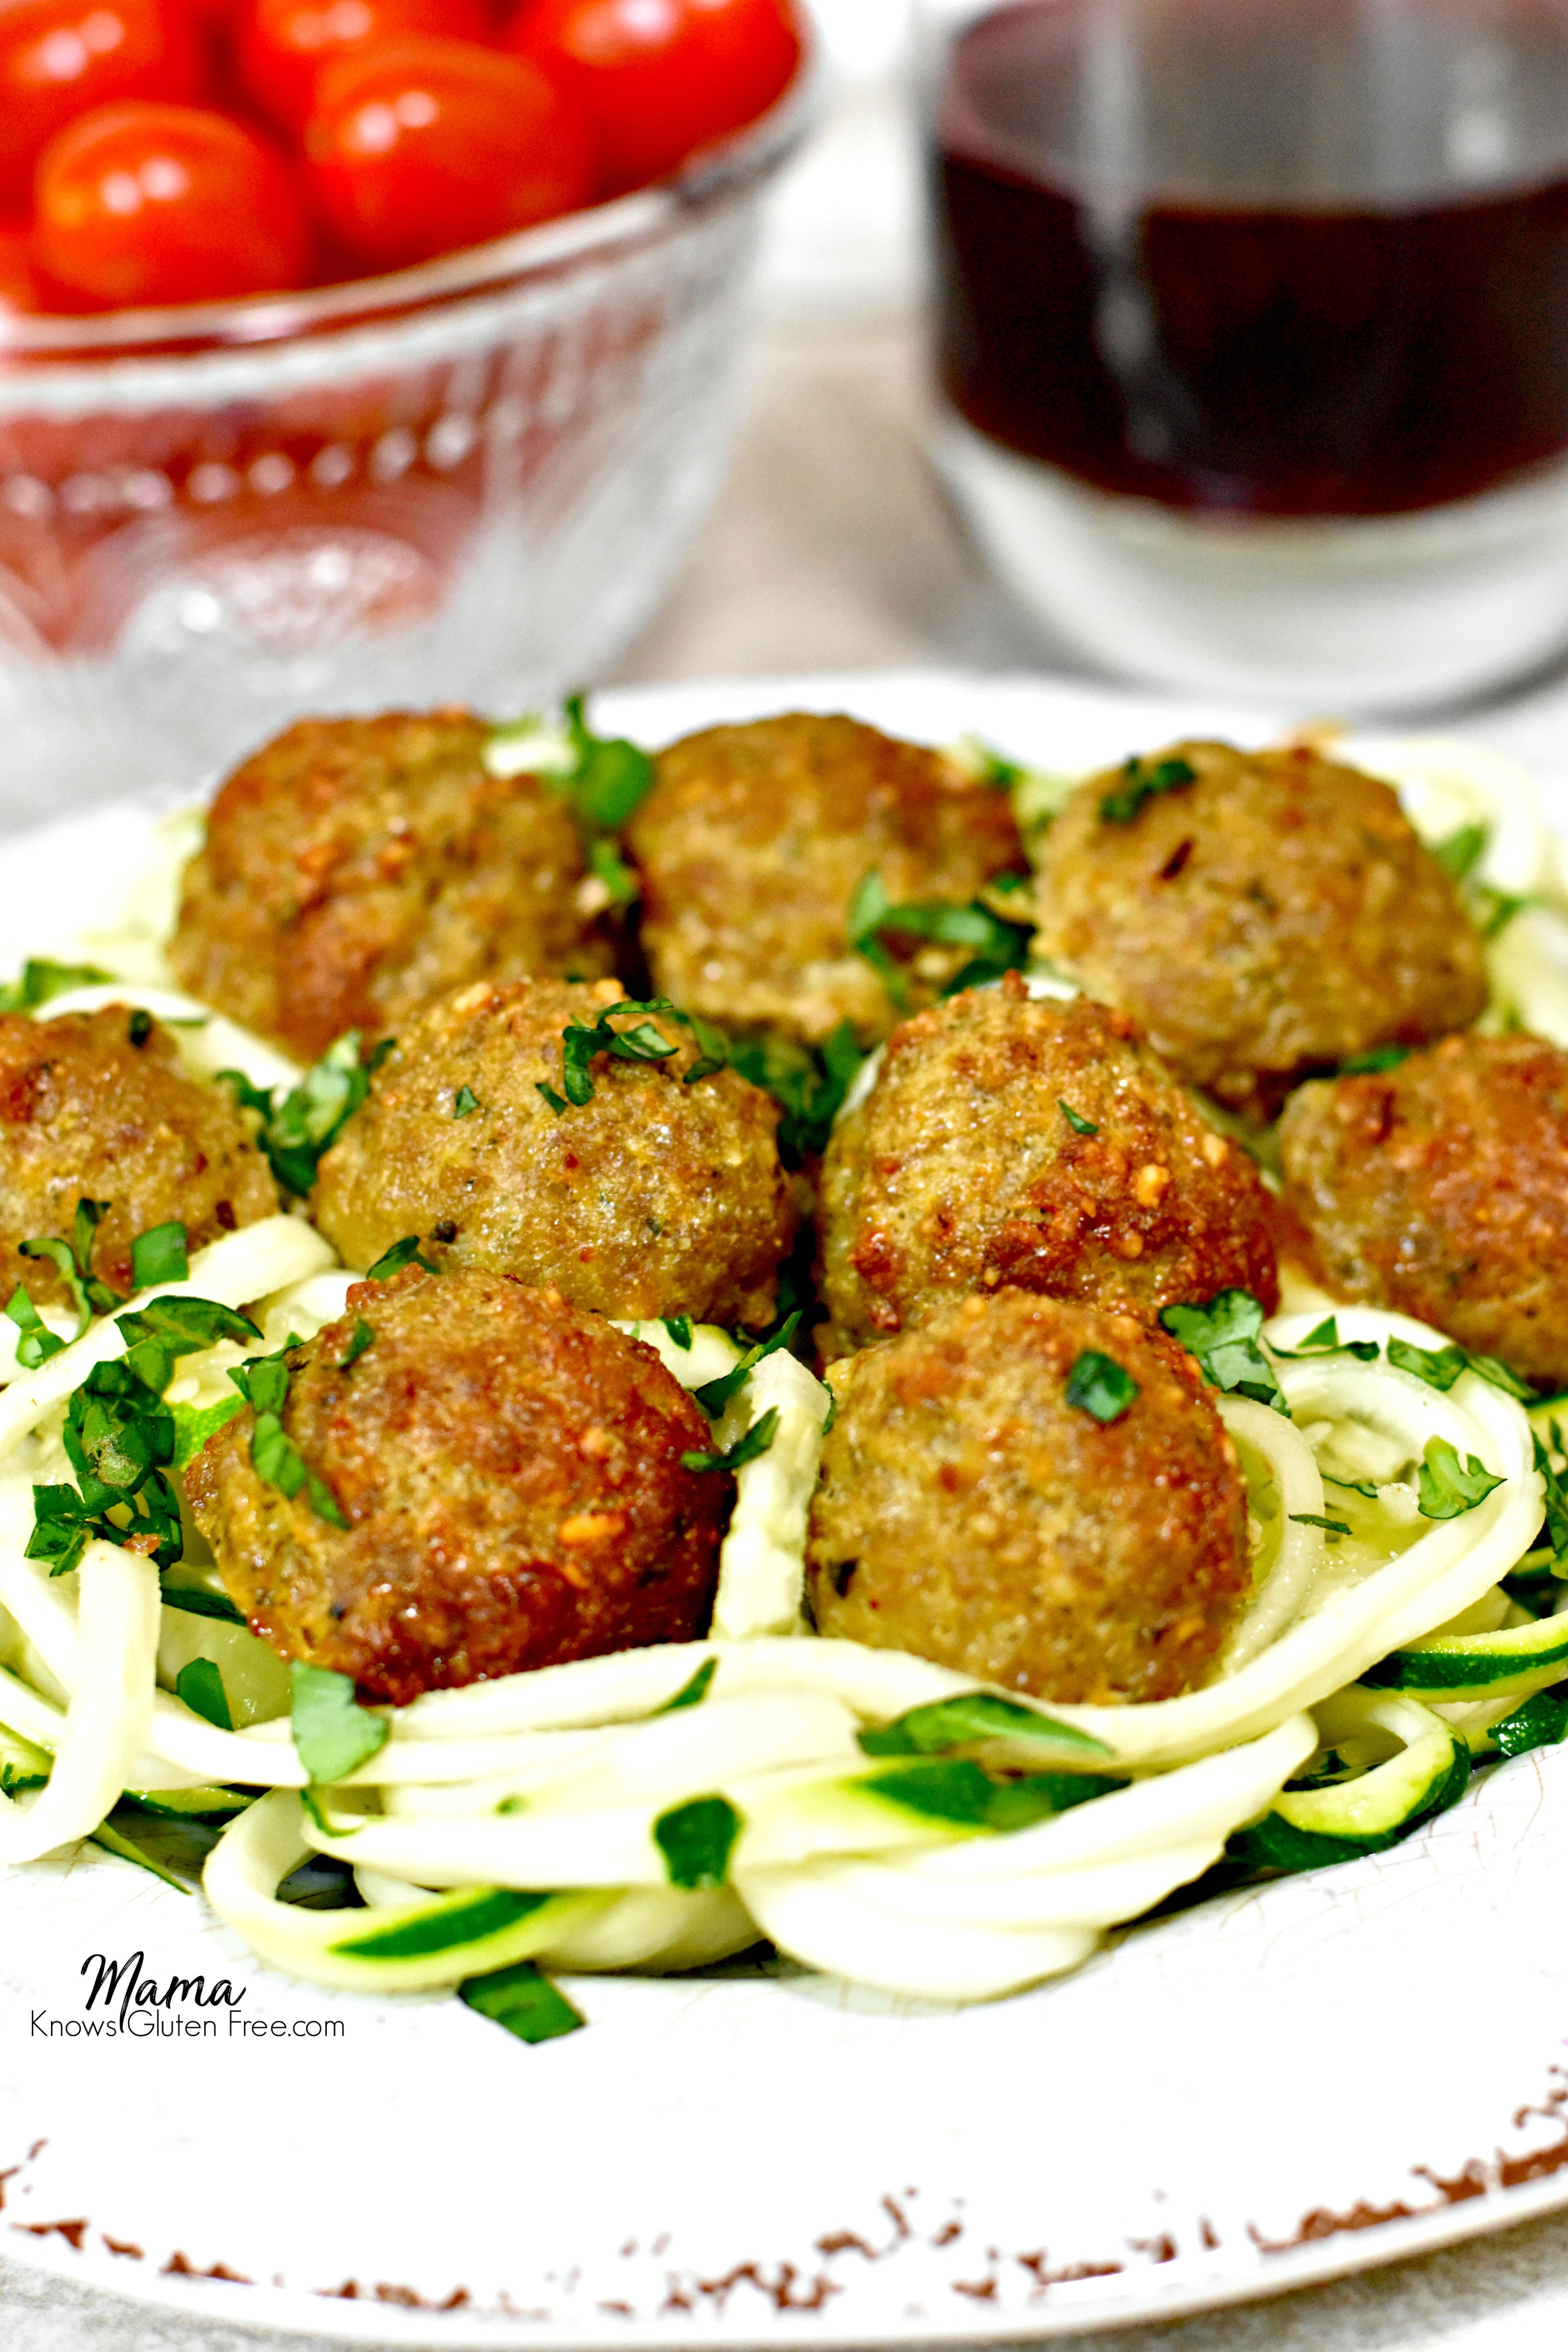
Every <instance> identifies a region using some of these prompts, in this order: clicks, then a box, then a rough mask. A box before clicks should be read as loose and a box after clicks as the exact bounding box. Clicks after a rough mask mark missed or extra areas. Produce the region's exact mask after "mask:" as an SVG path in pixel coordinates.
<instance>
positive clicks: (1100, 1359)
mask: <svg viewBox="0 0 1568 2352" xmlns="http://www.w3.org/2000/svg"><path fill="white" fill-rule="evenodd" d="M1137 1394H1138V1383H1137V1381H1135V1380H1134V1379H1133V1377H1132V1375H1131V1372H1129V1371H1127V1370H1124V1369H1123V1367H1122V1366H1121V1364H1119V1363H1117V1362H1116V1360H1115V1359H1114V1358H1113V1357H1110V1356H1102V1355H1100V1352H1099V1350H1098V1349H1094V1348H1086V1349H1084V1351H1083V1354H1082V1355H1081V1356H1080V1357H1079V1360H1078V1361H1077V1363H1076V1364H1075V1365H1074V1366H1073V1368H1072V1371H1071V1373H1070V1374H1069V1376H1068V1388H1067V1398H1068V1404H1070V1405H1073V1406H1075V1407H1076V1409H1077V1410H1078V1411H1079V1412H1087V1413H1089V1414H1092V1416H1093V1418H1094V1419H1095V1420H1096V1421H1099V1422H1103V1423H1107V1424H1109V1423H1111V1422H1113V1421H1120V1420H1121V1416H1122V1414H1123V1413H1124V1412H1126V1411H1127V1408H1128V1406H1129V1405H1130V1404H1131V1402H1132V1400H1133V1398H1134V1397H1135V1396H1136V1395H1137Z"/></svg>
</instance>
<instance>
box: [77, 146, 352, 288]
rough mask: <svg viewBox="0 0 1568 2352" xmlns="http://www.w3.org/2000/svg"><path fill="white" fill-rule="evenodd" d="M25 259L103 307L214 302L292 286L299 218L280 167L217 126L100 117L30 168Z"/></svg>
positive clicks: (289, 178)
mask: <svg viewBox="0 0 1568 2352" xmlns="http://www.w3.org/2000/svg"><path fill="white" fill-rule="evenodd" d="M34 251H35V253H36V255H37V259H38V262H39V263H40V265H41V266H42V268H44V269H46V270H47V272H48V273H49V275H50V276H51V277H52V278H58V280H59V281H60V283H61V284H62V285H64V286H68V287H69V288H71V289H73V290H74V291H76V292H77V293H79V294H85V295H88V296H89V297H90V298H91V299H92V300H93V301H95V302H98V303H100V304H102V305H104V306H105V307H106V308H110V309H118V308H126V307H134V308H140V307H142V306H143V305H149V304H159V303H164V302H200V301H206V300H217V299H225V298H227V297H229V296H233V295H239V294H260V293H266V292H270V291H272V290H273V289H279V288H283V287H289V286H298V285H300V283H301V282H302V280H303V278H304V276H305V273H306V268H307V264H308V262H309V258H310V233H309V228H308V226H307V222H306V215H305V208H304V205H303V202H302V200H301V197H300V192H299V190H298V188H297V187H296V185H295V184H294V179H293V175H292V173H290V172H289V167H288V165H287V164H286V163H284V161H283V158H282V157H281V156H280V155H279V154H277V153H276V152H274V151H273V149H272V148H270V147H268V146H267V145H266V144H265V143H264V142H262V141H261V140H260V139H259V138H258V137H257V136H256V134H255V133H254V132H253V131H247V130H246V129H244V127H243V126H242V125H241V124H239V123H237V122H235V121H231V120H230V118H229V117H228V116H227V115H224V114H210V113H208V112H207V111H206V110H205V109H203V108H200V107H195V106H156V105H152V104H137V103H134V102H128V103H127V104H125V105H122V106H103V107H100V108H99V109H98V110H97V111H96V112H95V113H92V114H84V115H83V116H82V118H81V120H80V121H79V122H73V123H72V125H71V127H70V129H69V130H68V131H61V133H60V135H59V137H58V139H56V140H54V141H53V142H51V144H50V145H49V146H48V147H47V148H46V149H45V151H44V153H43V157H42V159H41V161H40V162H39V164H38V179H37V227H36V230H35V233H34Z"/></svg>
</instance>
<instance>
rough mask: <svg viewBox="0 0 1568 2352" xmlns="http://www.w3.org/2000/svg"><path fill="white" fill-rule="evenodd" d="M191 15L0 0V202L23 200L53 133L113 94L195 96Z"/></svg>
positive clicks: (157, 6) (137, 5)
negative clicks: (35, 167) (35, 166)
mask: <svg viewBox="0 0 1568 2352" xmlns="http://www.w3.org/2000/svg"><path fill="white" fill-rule="evenodd" d="M201 78H202V59H201V54H200V49H199V47H198V44H197V38H196V34H195V26H194V25H193V24H192V22H191V19H190V16H189V15H188V14H187V13H186V12H185V10H184V8H183V7H182V6H180V5H178V0H175V5H165V0H0V201H3V202H6V203H9V202H12V201H14V200H16V199H18V198H20V199H22V200H24V201H25V200H26V196H27V195H28V194H29V193H30V190H31V185H32V177H33V166H34V164H35V163H37V159H38V157H39V155H40V154H41V153H42V152H43V150H44V148H45V147H46V146H47V143H48V142H49V141H50V140H51V139H52V138H53V137H54V135H55V133H56V132H57V131H63V130H64V129H65V127H66V124H67V123H68V122H69V121H73V120H74V118H75V117H76V116H77V115H79V114H83V113H85V112H86V111H87V110H88V108H89V107H91V106H104V105H107V104H108V103H109V102H110V100H113V99H117V98H169V99H189V98H195V96H196V95H197V93H198V91H199V89H200V88H201Z"/></svg>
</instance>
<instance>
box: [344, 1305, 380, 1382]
mask: <svg viewBox="0 0 1568 2352" xmlns="http://www.w3.org/2000/svg"><path fill="white" fill-rule="evenodd" d="M374 1345H375V1333H374V1331H373V1330H372V1328H371V1327H370V1325H369V1324H368V1323H367V1322H366V1321H365V1319H364V1317H363V1315H356V1316H355V1318H354V1328H353V1339H351V1340H350V1341H349V1344H348V1346H347V1347H346V1348H345V1349H344V1350H343V1352H342V1355H341V1356H340V1357H339V1358H338V1370H339V1371H340V1372H346V1371H350V1370H353V1366H354V1365H355V1364H357V1363H358V1361H359V1360H360V1358H361V1357H362V1356H363V1353H364V1351H365V1349H367V1348H373V1347H374Z"/></svg>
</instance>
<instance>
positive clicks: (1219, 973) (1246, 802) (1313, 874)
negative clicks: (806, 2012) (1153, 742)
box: [1039, 742, 1487, 1116]
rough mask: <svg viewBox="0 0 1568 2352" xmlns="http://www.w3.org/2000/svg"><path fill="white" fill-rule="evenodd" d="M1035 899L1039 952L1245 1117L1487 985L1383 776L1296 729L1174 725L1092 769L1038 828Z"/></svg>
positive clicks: (1472, 938) (1452, 890)
mask: <svg viewBox="0 0 1568 2352" xmlns="http://www.w3.org/2000/svg"><path fill="white" fill-rule="evenodd" d="M1039 911H1040V933H1039V945H1040V947H1041V949H1042V950H1043V951H1044V952H1045V953H1046V954H1047V955H1049V956H1052V957H1055V958H1056V959H1057V960H1058V961H1059V962H1060V963H1062V964H1063V965H1064V966H1065V967H1066V969H1067V970H1068V971H1071V972H1072V973H1073V974H1074V975H1075V976H1076V977H1077V978H1078V979H1079V982H1081V983H1082V985H1083V986H1084V987H1085V988H1086V989H1088V990H1089V992H1090V994H1091V995H1094V996H1097V997H1100V998H1101V999H1102V1000H1103V1001H1104V1002H1105V1003H1108V1004H1114V1005H1117V1006H1119V1007H1120V1008H1121V1010H1122V1011H1123V1012H1126V1013H1131V1015H1132V1017H1133V1019H1134V1020H1135V1021H1137V1023H1138V1024H1139V1026H1140V1027H1141V1028H1142V1031H1143V1032H1144V1034H1145V1035H1146V1036H1147V1038H1148V1040H1149V1042H1150V1044H1151V1045H1153V1046H1154V1047H1156V1048H1157V1050H1158V1051H1159V1052H1160V1053H1162V1054H1163V1055H1164V1056H1165V1058H1166V1059H1167V1060H1168V1061H1169V1062H1170V1063H1171V1064H1172V1065H1173V1067H1174V1068H1175V1069H1176V1070H1178V1071H1179V1072H1180V1074H1181V1075H1182V1076H1184V1077H1185V1078H1187V1079H1190V1080H1191V1081H1192V1082H1193V1083H1194V1085H1197V1086H1202V1087H1208V1088H1210V1089H1211V1090H1212V1091H1213V1092H1214V1093H1215V1095H1216V1096H1218V1097H1220V1099H1221V1100H1222V1101H1224V1102H1226V1103H1229V1104H1231V1105H1232V1106H1233V1107H1235V1108H1237V1109H1239V1110H1242V1111H1244V1112H1247V1113H1248V1114H1249V1115H1258V1116H1268V1115H1269V1114H1270V1113H1271V1112H1272V1111H1273V1110H1274V1109H1276V1108H1278V1106H1279V1102H1280V1101H1281V1100H1282V1098H1283V1097H1284V1096H1285V1094H1286V1093H1287V1092H1288V1091H1289V1088H1290V1087H1292V1086H1293V1085H1294V1084H1296V1083H1297V1082H1298V1081H1299V1080H1300V1079H1301V1078H1303V1077H1306V1076H1311V1075H1313V1074H1314V1073H1318V1072H1321V1071H1324V1070H1326V1069H1331V1068H1334V1067H1337V1066H1338V1065H1339V1064H1340V1063H1342V1062H1344V1061H1349V1060H1351V1059H1352V1058H1353V1057H1354V1056H1355V1055H1359V1054H1363V1053H1365V1052H1366V1051H1367V1050H1368V1049H1369V1048H1371V1047H1372V1046H1373V1045H1381V1044H1385V1043H1389V1042H1394V1043H1398V1044H1402V1045H1423V1044H1426V1043H1427V1042H1428V1041H1429V1040H1431V1039H1434V1038H1436V1037H1440V1036H1443V1035H1445V1034H1447V1032H1448V1031H1450V1030H1454V1029H1462V1028H1466V1027H1468V1024H1470V1023H1471V1022H1472V1021H1474V1020H1475V1019H1476V1017H1477V1015H1478V1014H1479V1013H1480V1011H1481V1010H1482V1008H1483V1006H1484V1005H1485V1003H1486V999H1487V982H1486V972H1485V967H1484V961H1483V954H1482V945H1481V940H1480V936H1479V932H1478V931H1477V929H1476V927H1475V925H1474V924H1473V923H1472V922H1471V921H1470V919H1469V917H1468V915H1467V914H1466V912H1465V909H1464V908H1463V907H1462V905H1461V904H1460V901H1459V897H1458V890H1457V888H1456V887H1455V884H1454V882H1453V880H1452V878H1451V877H1449V876H1448V875H1447V873H1445V871H1444V869H1443V867H1442V866H1440V865H1439V864H1438V862H1437V860H1436V857H1434V856H1432V854H1431V852H1430V851H1429V850H1428V849H1426V847H1425V846H1424V845H1423V844H1422V842H1421V841H1420V839H1419V838H1418V836H1417V835H1416V834H1415V830H1414V828H1413V827H1412V825H1411V824H1410V823H1409V821H1408V819H1407V818H1406V817H1405V814H1404V812H1403V810H1402V809H1401V808H1400V805H1399V802H1398V798H1397V796H1396V794H1395V793H1394V791H1393V790H1392V788H1391V787H1390V786H1389V785H1387V784H1385V783H1382V782H1379V781H1378V780H1377V779H1376V778H1375V777H1372V776H1366V775H1363V774H1361V773H1360V772H1358V771H1357V770H1355V769H1352V768H1347V767H1342V766H1341V765H1340V764H1339V763H1338V762H1337V761H1331V760H1326V759H1323V758H1322V757H1321V755H1320V754H1319V753H1318V752H1316V751H1311V750H1309V749H1307V748H1306V747H1305V746H1298V747H1296V748H1293V749H1289V750H1285V751H1236V750H1233V749H1232V748H1231V746H1230V745H1228V744H1225V743H1205V742H1189V743H1178V744H1176V745H1173V747H1172V749H1171V750H1170V751H1166V752H1162V753H1159V754H1157V755H1155V756H1153V757H1151V758H1149V759H1146V760H1143V761H1135V762H1131V763H1129V767H1128V768H1127V769H1121V770H1108V771H1107V772H1105V773H1104V774H1103V775H1099V776H1095V777H1092V778H1091V779H1090V780H1089V782H1087V783H1085V784H1082V785H1080V786H1079V789H1078V791H1077V792H1076V793H1074V794H1073V796H1072V798H1071V799H1070V800H1069V801H1068V804H1067V806H1066V808H1065V809H1064V810H1063V812H1062V814H1060V816H1058V819H1057V821H1056V823H1055V824H1054V825H1053V826H1052V828H1051V830H1050V833H1049V834H1048V835H1047V839H1046V845H1045V850H1044V856H1043V862H1042V869H1041V875H1040V887H1039Z"/></svg>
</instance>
